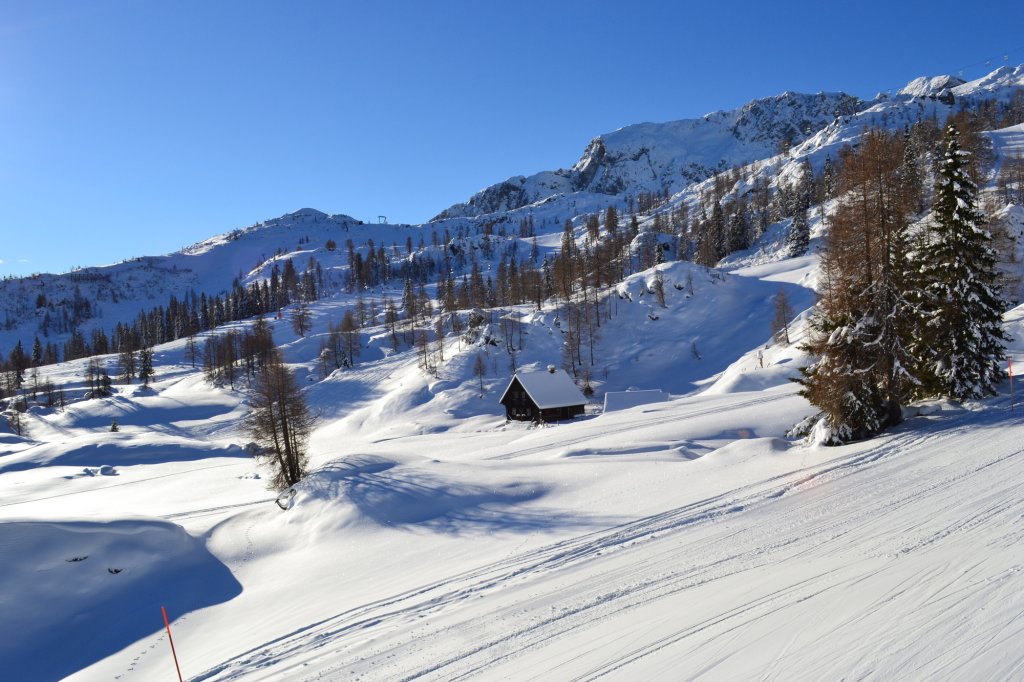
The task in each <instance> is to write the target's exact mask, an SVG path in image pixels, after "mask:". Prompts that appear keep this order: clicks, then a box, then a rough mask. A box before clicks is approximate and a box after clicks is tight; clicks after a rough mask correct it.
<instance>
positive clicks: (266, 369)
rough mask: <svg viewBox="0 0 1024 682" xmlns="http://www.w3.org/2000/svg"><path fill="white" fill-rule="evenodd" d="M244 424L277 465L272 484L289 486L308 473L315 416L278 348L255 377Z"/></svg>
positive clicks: (281, 487)
mask: <svg viewBox="0 0 1024 682" xmlns="http://www.w3.org/2000/svg"><path fill="white" fill-rule="evenodd" d="M250 404H251V406H252V409H251V411H250V412H249V414H248V415H247V416H246V419H245V425H246V427H247V429H248V431H249V433H250V435H251V436H252V438H253V440H254V441H255V442H256V444H257V445H259V446H260V448H261V449H262V453H263V455H265V456H266V457H268V458H269V459H270V460H271V462H272V463H273V465H274V478H273V481H272V483H273V486H274V487H275V488H276V489H277V490H284V489H286V488H289V487H291V486H293V485H295V484H296V483H298V482H299V481H300V480H302V477H303V476H305V475H306V466H307V462H308V455H307V454H306V446H307V443H308V441H309V434H310V431H311V430H312V428H313V424H314V422H315V417H314V416H313V415H312V414H311V413H310V411H309V406H308V405H307V404H306V400H305V398H304V397H303V395H302V391H301V390H300V389H299V385H298V382H296V381H295V375H294V373H293V372H292V371H291V370H290V369H288V368H287V367H286V366H285V365H284V363H283V362H282V361H281V357H280V354H279V353H278V352H277V351H276V350H275V351H274V352H273V353H272V354H271V355H270V358H269V362H267V364H265V365H264V366H263V367H262V368H261V370H260V372H259V374H258V375H257V377H256V382H255V384H254V385H253V395H252V399H251V401H250Z"/></svg>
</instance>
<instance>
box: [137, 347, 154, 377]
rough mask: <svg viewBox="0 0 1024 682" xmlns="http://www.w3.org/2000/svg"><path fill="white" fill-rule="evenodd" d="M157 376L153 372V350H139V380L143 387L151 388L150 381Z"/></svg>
mask: <svg viewBox="0 0 1024 682" xmlns="http://www.w3.org/2000/svg"><path fill="white" fill-rule="evenodd" d="M154 376H156V372H155V371H154V370H153V349H152V348H149V347H145V348H141V349H140V350H139V380H140V381H142V385H143V386H149V380H150V379H152V378H153V377H154Z"/></svg>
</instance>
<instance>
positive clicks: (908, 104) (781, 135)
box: [0, 65, 1024, 354]
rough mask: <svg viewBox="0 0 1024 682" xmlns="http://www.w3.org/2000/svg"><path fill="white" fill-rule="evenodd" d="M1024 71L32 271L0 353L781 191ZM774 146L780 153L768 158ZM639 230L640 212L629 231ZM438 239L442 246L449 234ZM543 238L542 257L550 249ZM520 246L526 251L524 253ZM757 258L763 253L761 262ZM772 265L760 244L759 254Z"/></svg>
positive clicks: (760, 116)
mask: <svg viewBox="0 0 1024 682" xmlns="http://www.w3.org/2000/svg"><path fill="white" fill-rule="evenodd" d="M1022 90H1024V65H1022V66H1017V67H1002V68H1000V69H996V70H995V71H993V72H992V73H990V74H988V75H986V76H984V77H982V78H979V79H976V80H973V81H969V82H964V81H962V80H961V79H958V78H955V77H953V76H936V77H921V78H916V79H914V80H912V81H910V82H909V83H908V84H907V85H906V86H905V87H903V88H902V89H900V90H898V91H896V92H895V93H892V94H889V93H882V94H879V95H878V96H876V97H875V98H874V99H872V100H870V101H863V100H860V99H858V98H856V97H853V96H850V95H847V94H843V93H819V94H816V95H807V94H798V93H784V94H782V95H778V96H775V97H768V98H764V99H759V100H754V101H752V102H750V103H748V104H746V105H744V106H742V107H740V108H738V109H735V110H732V111H724V112H722V111H720V112H714V113H710V114H707V115H706V116H703V117H701V118H698V119H687V120H680V121H673V122H668V123H641V124H636V125H631V126H627V127H625V128H621V129H619V130H617V131H614V132H611V133H607V134H604V135H599V136H598V137H596V138H594V139H593V140H592V141H591V142H590V144H588V145H587V148H586V149H585V150H584V152H583V154H582V156H581V157H580V159H579V160H578V161H577V162H576V163H575V164H573V165H572V166H570V167H569V168H566V169H560V170H554V171H544V172H540V173H536V174H534V175H530V176H528V177H524V176H517V177H514V178H510V179H508V180H506V181H504V182H501V183H498V184H496V185H492V186H491V187H488V188H486V189H484V190H482V191H481V192H479V193H478V194H476V195H474V196H473V197H471V198H470V199H469V200H468V201H467V202H465V203H463V204H456V205H455V206H451V207H449V208H447V209H445V210H444V211H441V212H440V213H439V214H438V215H437V216H436V217H435V218H434V219H433V220H432V222H430V223H427V224H424V225H375V224H366V223H363V222H362V221H359V220H356V219H354V218H352V217H350V216H346V215H333V216H332V215H328V214H326V213H322V212H320V211H317V210H314V209H301V210H299V211H295V212H293V213H288V214H285V215H283V216H281V217H280V218H275V219H271V220H267V221H265V222H262V223H259V224H257V225H253V226H250V227H247V228H243V229H236V230H231V231H229V232H227V233H225V234H222V235H219V236H216V237H213V238H211V239H208V240H205V241H203V242H200V243H198V244H195V245H192V246H190V247H187V248H185V249H182V250H181V251H179V252H176V253H172V254H167V255H162V256H146V257H140V258H135V259H131V260H129V261H125V262H123V263H118V264H115V265H109V266H101V267H89V268H82V269H79V270H75V271H73V272H70V273H64V274H39V275H32V276H29V277H23V278H8V279H5V280H3V281H0V351H2V352H4V354H6V351H7V350H9V349H10V348H12V347H13V346H14V344H15V343H16V342H18V341H21V342H22V344H23V345H24V346H26V347H27V346H28V345H29V344H30V343H31V342H32V339H33V338H34V337H35V336H39V337H40V338H41V339H43V340H44V342H45V341H46V340H52V341H55V342H57V343H61V342H63V341H64V340H66V339H67V338H68V336H69V334H70V331H71V330H72V329H76V328H77V329H81V330H82V331H83V332H85V333H86V335H88V333H89V331H90V330H91V329H94V328H97V327H100V328H104V329H106V330H109V329H110V328H111V327H113V325H114V324H115V323H116V322H125V321H128V320H131V319H133V318H134V317H135V316H136V315H137V314H138V312H139V311H140V310H142V309H144V308H147V307H150V306H152V305H154V304H162V303H165V302H166V301H167V300H168V299H169V298H170V297H171V296H174V297H176V298H178V299H179V300H180V299H183V298H184V297H186V296H191V295H192V294H195V295H201V294H207V295H208V296H212V295H216V294H220V293H223V292H225V291H228V290H229V289H230V288H231V287H232V285H233V283H235V282H236V281H237V282H238V283H240V284H242V285H246V284H249V283H251V282H254V281H260V280H262V279H265V278H266V277H267V276H268V275H269V271H270V269H271V268H272V267H273V265H274V264H275V263H277V264H279V265H283V262H284V261H286V260H294V261H295V263H296V265H297V266H298V267H299V268H300V269H302V268H304V262H305V261H308V259H309V257H311V256H312V257H314V258H316V260H317V262H318V263H320V264H321V266H322V267H323V268H324V269H325V271H326V272H327V275H328V277H333V278H334V280H333V281H334V283H335V285H337V284H339V283H340V282H342V281H343V280H344V278H345V276H346V274H345V273H346V272H347V268H348V264H347V262H346V260H345V255H346V254H345V252H344V250H343V249H340V248H339V249H338V250H337V251H333V252H331V251H328V250H327V249H326V248H325V244H326V242H327V240H328V239H333V240H334V241H335V242H336V243H337V244H338V245H339V247H340V246H341V245H343V244H344V243H345V242H346V241H347V240H348V239H352V240H353V241H354V242H355V244H356V247H357V250H358V249H362V250H363V251H364V252H365V250H366V248H367V245H368V243H369V240H373V242H374V243H375V244H376V245H377V246H378V247H379V246H381V245H387V246H389V247H391V246H393V245H398V246H399V247H401V246H402V245H404V243H405V242H406V240H407V239H412V241H413V242H415V243H416V244H419V243H420V241H421V240H422V241H423V242H425V243H426V244H427V245H428V246H427V251H428V252H430V253H431V254H432V257H433V258H435V259H439V258H441V255H440V254H439V252H438V250H437V249H436V248H433V246H432V245H433V244H434V243H435V242H437V241H438V240H439V239H441V237H442V235H443V234H444V233H445V232H446V231H447V232H449V233H450V234H451V235H459V234H462V235H471V234H478V233H479V232H480V231H481V229H482V225H483V224H484V223H491V224H495V225H499V226H500V225H503V226H505V227H504V229H505V230H506V231H508V232H511V231H513V230H514V228H515V223H516V221H517V220H521V219H523V218H525V217H526V216H531V217H533V218H535V220H536V224H537V227H536V232H537V233H538V235H543V234H545V233H549V232H557V231H559V230H560V229H561V221H562V220H564V219H566V218H574V217H575V216H580V215H584V214H586V213H589V212H595V211H599V210H604V209H605V208H607V207H608V206H616V207H618V208H619V210H620V212H623V211H625V210H626V208H627V206H628V204H627V197H629V196H635V195H636V194H637V193H640V192H648V193H657V194H661V195H665V194H667V195H669V196H670V201H669V203H668V204H667V206H666V208H671V207H672V206H674V205H676V204H678V203H680V202H687V203H690V204H691V206H695V204H696V201H697V197H699V196H700V194H701V193H702V192H706V191H707V190H708V185H707V182H708V181H709V180H708V179H709V178H710V177H711V176H712V175H713V174H714V173H716V172H718V171H721V170H723V169H726V168H733V167H736V166H739V165H742V164H751V165H750V166H748V168H749V169H752V170H751V171H750V173H749V177H748V179H747V180H746V181H745V182H742V183H740V185H738V186H737V187H736V188H735V191H736V192H740V193H742V192H745V191H748V190H749V189H750V188H751V187H752V186H753V182H754V181H755V180H763V181H765V182H766V183H768V184H769V185H770V186H773V187H777V186H779V185H780V183H787V182H792V181H793V179H794V178H795V177H797V176H798V173H799V168H800V164H801V163H802V162H803V161H804V160H805V159H806V160H808V161H810V163H811V165H812V167H814V168H815V169H816V170H819V171H820V169H821V168H822V166H823V164H824V161H825V158H826V157H828V156H832V157H836V156H837V155H838V153H839V150H840V149H841V148H842V147H843V146H845V145H850V144H855V143H856V140H857V139H858V138H859V136H860V135H861V134H862V132H863V131H864V129H865V128H866V127H869V126H874V125H880V126H883V127H888V128H891V129H902V128H904V127H906V126H909V125H912V124H913V123H914V122H916V121H918V120H921V119H923V118H929V117H935V118H937V119H939V120H942V119H944V118H945V117H946V116H948V115H949V114H950V113H952V112H954V111H956V110H957V108H958V107H960V106H962V105H963V104H965V103H975V102H978V101H981V100H994V101H998V102H1002V103H1007V102H1010V101H1011V100H1013V98H1015V97H1016V98H1018V99H1020V98H1021V97H1022V96H1024V95H1022V94H1021V93H1022ZM783 148H787V149H788V152H787V153H786V154H780V153H779V152H780V151H781V150H782V149H783ZM645 220H647V218H645V217H644V216H641V222H644V221H645ZM450 238H451V237H450ZM547 243H548V242H546V241H544V240H542V246H541V248H542V250H546V249H550V248H553V247H556V246H557V244H550V245H549V246H548V247H545V244H547ZM523 248H529V246H528V245H527V244H523ZM765 253H767V256H766V255H765ZM771 254H778V256H779V257H782V255H784V252H783V251H780V250H779V249H778V248H777V245H776V246H771V247H770V248H769V249H768V251H767V252H764V253H762V256H761V257H760V258H761V259H762V260H763V259H764V258H765V257H772V256H771Z"/></svg>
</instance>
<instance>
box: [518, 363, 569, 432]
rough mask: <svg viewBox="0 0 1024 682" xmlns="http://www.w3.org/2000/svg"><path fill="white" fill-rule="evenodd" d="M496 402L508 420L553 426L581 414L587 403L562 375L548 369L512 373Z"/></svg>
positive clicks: (555, 370)
mask: <svg viewBox="0 0 1024 682" xmlns="http://www.w3.org/2000/svg"><path fill="white" fill-rule="evenodd" d="M499 402H501V404H502V405H504V406H505V414H506V415H507V416H508V418H509V419H515V420H517V421H536V422H542V421H543V422H553V421H559V420H560V419H572V418H573V417H575V416H576V415H578V414H583V408H584V406H585V405H586V404H587V399H586V398H584V397H583V393H581V392H580V389H579V388H577V387H576V384H575V383H574V382H573V380H572V379H571V378H570V377H569V375H568V374H566V373H565V371H563V370H560V369H556V368H555V367H554V366H553V365H550V366H548V368H547V370H546V371H545V370H533V371H529V370H520V371H518V372H516V373H515V374H514V375H512V381H510V382H509V384H508V388H506V389H505V392H504V393H502V394H501V400H500V401H499Z"/></svg>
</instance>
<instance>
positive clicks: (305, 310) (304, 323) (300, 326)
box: [292, 303, 313, 336]
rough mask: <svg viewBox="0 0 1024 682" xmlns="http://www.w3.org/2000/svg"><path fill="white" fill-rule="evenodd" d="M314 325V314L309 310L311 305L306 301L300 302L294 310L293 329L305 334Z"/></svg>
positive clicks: (301, 334) (300, 334)
mask: <svg viewBox="0 0 1024 682" xmlns="http://www.w3.org/2000/svg"><path fill="white" fill-rule="evenodd" d="M312 327H313V315H312V314H311V313H310V312H309V306H308V305H306V304H305V303H300V304H298V305H297V306H295V310H293V311H292V329H294V330H295V333H296V334H298V335H299V336H305V335H306V332H308V331H309V330H310V329H311V328H312Z"/></svg>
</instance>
